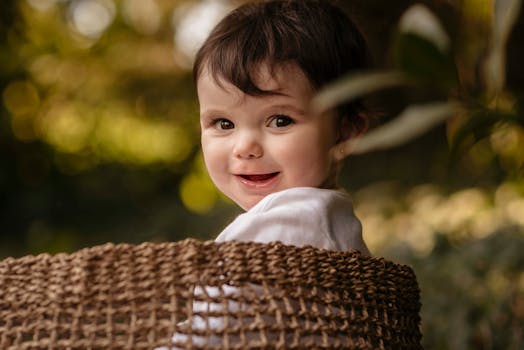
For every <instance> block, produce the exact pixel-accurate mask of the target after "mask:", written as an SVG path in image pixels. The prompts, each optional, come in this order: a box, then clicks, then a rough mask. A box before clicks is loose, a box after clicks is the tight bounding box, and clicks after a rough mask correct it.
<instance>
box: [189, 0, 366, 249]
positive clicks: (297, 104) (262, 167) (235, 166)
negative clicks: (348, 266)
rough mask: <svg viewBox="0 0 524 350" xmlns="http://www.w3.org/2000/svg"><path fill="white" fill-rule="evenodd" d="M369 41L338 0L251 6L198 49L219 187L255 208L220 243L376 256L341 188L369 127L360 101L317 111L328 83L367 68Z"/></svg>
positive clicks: (209, 153) (211, 162)
mask: <svg viewBox="0 0 524 350" xmlns="http://www.w3.org/2000/svg"><path fill="white" fill-rule="evenodd" d="M367 57H368V54H367V48H366V44H365V40H364V38H363V36H362V35H361V33H360V32H359V31H358V29H357V28H356V27H355V25H354V24H353V23H352V22H351V20H350V19H349V18H348V17H347V16H346V15H345V14H344V13H343V12H342V11H341V10H340V9H338V8H337V7H334V6H333V5H331V4H330V3H329V2H328V1H311V0H306V1H298V0H296V1H293V0H288V1H285V0H274V1H264V2H256V3H248V4H245V5H243V6H241V7H239V8H237V9H236V10H234V11H233V12H232V13H230V14H229V15H228V16H226V17H225V18H224V19H223V20H222V21H221V22H220V23H219V24H218V25H217V26H216V27H215V29H214V30H213V31H212V33H211V34H210V36H209V37H208V39H207V40H206V41H205V43H204V44H203V46H202V47H201V49H200V51H199V52H198V54H197V57H196V60H195V64H194V70H193V73H194V80H195V84H196V86H197V92H198V99H199V102H200V125H201V130H202V134H201V135H202V138H201V141H202V150H203V154H204V160H205V164H206V167H207V170H208V172H209V174H210V176H211V179H212V180H213V182H214V183H215V185H216V186H217V187H218V188H219V189H220V190H221V191H222V192H223V193H224V194H226V195H227V196H228V197H229V198H231V199H232V200H233V201H235V202H236V203H237V204H238V205H239V206H240V207H242V208H243V209H245V210H247V212H246V213H245V214H242V215H240V216H239V217H238V218H237V219H236V220H235V221H233V222H232V223H231V224H230V225H229V226H228V227H227V228H226V229H225V230H224V231H223V232H222V233H221V234H220V235H219V236H218V237H217V239H216V240H217V241H218V242H222V241H226V240H243V241H256V242H271V241H281V242H283V243H286V244H292V245H297V246H302V245H312V246H314V247H317V248H325V249H331V250H342V251H344V250H348V249H357V250H360V251H361V252H363V253H366V254H368V249H367V248H366V245H365V244H364V242H363V240H362V234H361V226H360V222H359V221H358V219H357V218H356V217H355V216H354V215H353V207H352V203H351V200H350V197H349V196H348V194H347V193H345V192H344V191H343V190H340V189H338V188H337V173H338V169H339V167H340V163H341V161H342V160H343V158H344V157H345V156H346V155H345V154H344V153H343V147H342V146H343V144H344V142H346V141H348V140H349V139H351V138H353V137H355V136H357V135H359V134H360V133H361V132H362V131H363V130H364V129H365V127H366V124H367V123H366V115H365V113H364V111H363V108H362V106H361V105H360V103H359V102H352V103H349V104H347V105H345V106H340V107H339V108H338V109H337V110H335V111H330V112H326V113H322V114H319V113H313V112H312V111H311V109H310V102H311V99H312V98H313V96H314V95H315V94H316V92H317V91H318V90H319V89H320V88H321V87H323V86H324V85H325V84H326V83H328V82H330V81H332V80H334V79H336V78H338V77H340V76H342V75H344V74H345V73H348V72H350V71H353V70H361V69H364V68H365V67H366V62H367Z"/></svg>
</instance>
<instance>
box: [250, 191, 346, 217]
mask: <svg viewBox="0 0 524 350" xmlns="http://www.w3.org/2000/svg"><path fill="white" fill-rule="evenodd" d="M347 206H349V207H351V208H352V206H353V205H352V202H351V198H350V196H349V195H348V194H347V193H346V192H345V191H342V190H329V189H321V188H315V187H295V188H290V189H287V190H283V191H280V192H275V193H272V194H270V195H268V196H266V197H265V198H264V199H262V200H261V201H260V202H259V203H258V204H257V205H256V206H254V207H253V208H252V209H251V210H250V211H249V212H251V213H260V212H268V211H279V210H287V209H289V210H292V211H297V210H300V211H313V212H314V213H317V214H319V213H323V212H325V211H327V210H332V209H333V208H341V207H347Z"/></svg>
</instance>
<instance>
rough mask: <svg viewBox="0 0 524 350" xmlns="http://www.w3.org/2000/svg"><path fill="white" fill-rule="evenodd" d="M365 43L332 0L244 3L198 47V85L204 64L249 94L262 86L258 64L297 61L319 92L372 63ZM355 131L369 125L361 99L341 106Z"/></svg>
mask: <svg viewBox="0 0 524 350" xmlns="http://www.w3.org/2000/svg"><path fill="white" fill-rule="evenodd" d="M368 58H369V54H368V48H367V44H366V41H365V39H364V37H363V35H362V33H361V32H360V31H359V29H358V28H357V27H356V25H355V24H354V23H353V22H352V20H351V19H350V18H349V17H348V16H347V15H346V14H345V13H344V12H343V11H342V10H341V9H340V8H338V7H336V6H335V5H333V4H332V3H331V2H329V1H328V0H269V1H259V2H253V3H247V4H244V5H242V6H240V7H238V8H237V9H235V10H234V11H232V12H231V13H230V14H229V15H227V16H226V17H225V18H224V19H223V20H222V21H221V22H220V23H219V24H218V25H217V26H216V27H215V28H214V29H213V31H212V32H211V34H210V35H209V37H208V38H207V40H206V41H205V42H204V44H203V45H202V47H201V48H200V50H199V51H198V53H197V55H196V59H195V63H194V67H193V79H194V81H195V84H196V83H197V81H198V77H199V76H200V74H201V73H202V70H203V69H204V68H207V69H209V71H210V73H211V74H212V76H213V78H214V79H215V80H216V81H217V83H219V84H220V80H221V79H222V80H224V81H227V82H230V83H232V84H233V85H235V86H236V87H238V88H239V89H240V90H242V91H243V92H244V93H246V94H249V95H264V94H271V93H272V92H271V91H264V90H261V89H260V88H259V87H258V86H257V85H256V84H255V83H254V79H253V75H254V74H255V73H256V72H257V68H259V66H260V64H263V63H267V64H269V66H270V67H271V66H274V65H276V64H281V63H295V64H297V65H298V67H299V68H300V69H302V71H303V72H304V74H305V75H306V77H307V78H308V79H309V81H310V82H311V84H312V86H313V87H314V88H315V89H316V90H318V89H320V88H322V87H323V86H324V85H326V84H327V83H329V82H331V81H333V80H335V79H337V78H339V77H341V76H342V75H344V74H346V73H348V72H350V71H354V70H362V69H365V68H367V66H368ZM338 111H339V113H340V115H341V116H342V117H344V118H347V119H346V120H347V121H349V122H350V125H351V126H352V127H353V129H354V130H355V131H357V132H360V131H362V130H363V129H365V128H366V126H367V118H366V117H365V114H366V113H364V108H363V106H362V103H361V102H360V101H352V102H350V103H347V104H346V105H343V106H339V108H338Z"/></svg>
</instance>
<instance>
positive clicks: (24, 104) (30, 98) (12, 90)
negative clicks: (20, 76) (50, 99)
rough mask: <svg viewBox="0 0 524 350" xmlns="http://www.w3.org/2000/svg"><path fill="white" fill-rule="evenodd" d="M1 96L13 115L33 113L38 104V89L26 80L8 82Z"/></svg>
mask: <svg viewBox="0 0 524 350" xmlns="http://www.w3.org/2000/svg"><path fill="white" fill-rule="evenodd" d="M2 97H3V100H4V105H5V107H6V108H7V110H8V111H9V112H10V113H11V114H13V115H15V116H19V115H24V114H31V113H34V112H36V110H37V109H38V107H39V106H40V97H39V95H38V91H37V90H36V87H35V86H34V85H33V84H32V83H31V82H28V81H15V82H12V83H10V84H9V85H8V86H7V87H6V88H5V90H4V93H3V94H2Z"/></svg>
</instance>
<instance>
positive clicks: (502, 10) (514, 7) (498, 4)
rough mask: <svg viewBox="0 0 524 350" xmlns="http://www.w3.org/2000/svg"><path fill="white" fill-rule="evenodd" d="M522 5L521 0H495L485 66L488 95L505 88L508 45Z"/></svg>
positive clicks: (493, 94)
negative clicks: (489, 44)
mask: <svg viewBox="0 0 524 350" xmlns="http://www.w3.org/2000/svg"><path fill="white" fill-rule="evenodd" d="M521 6H522V1H521V0H495V15H494V18H493V21H494V23H493V31H492V33H491V47H490V50H489V52H488V56H487V59H486V61H485V64H484V67H483V70H484V77H485V83H486V90H487V93H488V96H495V95H497V94H498V93H499V92H500V91H501V90H502V89H503V88H504V85H505V80H506V45H507V42H508V38H509V35H510V33H511V29H512V28H513V26H514V25H515V23H516V22H517V18H518V15H519V12H520V10H521Z"/></svg>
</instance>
